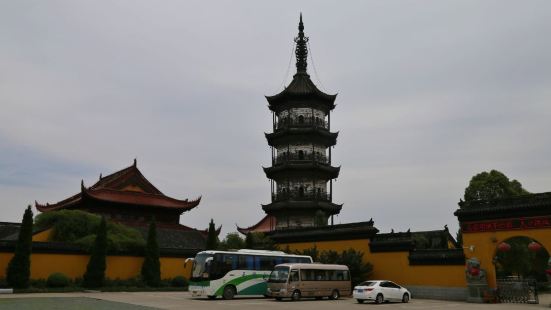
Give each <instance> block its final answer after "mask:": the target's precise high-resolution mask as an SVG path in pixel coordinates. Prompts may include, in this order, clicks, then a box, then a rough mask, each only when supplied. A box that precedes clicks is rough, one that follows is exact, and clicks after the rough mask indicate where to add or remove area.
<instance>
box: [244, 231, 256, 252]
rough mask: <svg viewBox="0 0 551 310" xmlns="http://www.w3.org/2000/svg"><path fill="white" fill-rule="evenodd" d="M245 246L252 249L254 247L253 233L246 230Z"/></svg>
mask: <svg viewBox="0 0 551 310" xmlns="http://www.w3.org/2000/svg"><path fill="white" fill-rule="evenodd" d="M245 248H246V249H252V248H254V240H253V233H252V232H248V233H247V235H246V236H245Z"/></svg>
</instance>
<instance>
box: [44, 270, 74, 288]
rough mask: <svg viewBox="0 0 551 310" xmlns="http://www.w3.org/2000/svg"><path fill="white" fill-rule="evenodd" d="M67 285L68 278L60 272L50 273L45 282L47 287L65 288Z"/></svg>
mask: <svg viewBox="0 0 551 310" xmlns="http://www.w3.org/2000/svg"><path fill="white" fill-rule="evenodd" d="M69 283H70V280H69V278H68V277H67V276H66V275H64V274H63V273H61V272H54V273H52V274H51V275H50V276H49V277H48V280H46V284H47V285H48V287H66V286H69Z"/></svg>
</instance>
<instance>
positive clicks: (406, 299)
mask: <svg viewBox="0 0 551 310" xmlns="http://www.w3.org/2000/svg"><path fill="white" fill-rule="evenodd" d="M402 302H403V303H407V302H409V295H408V293H404V296H403V297H402Z"/></svg>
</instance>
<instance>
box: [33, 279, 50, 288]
mask: <svg viewBox="0 0 551 310" xmlns="http://www.w3.org/2000/svg"><path fill="white" fill-rule="evenodd" d="M29 286H30V287H32V288H39V289H43V288H46V287H47V286H48V285H47V284H46V279H31V280H29Z"/></svg>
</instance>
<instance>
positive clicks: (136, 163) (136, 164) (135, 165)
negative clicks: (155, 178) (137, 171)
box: [133, 158, 138, 167]
mask: <svg viewBox="0 0 551 310" xmlns="http://www.w3.org/2000/svg"><path fill="white" fill-rule="evenodd" d="M133 166H134V167H137V166H138V159H137V158H134V164H133Z"/></svg>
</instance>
